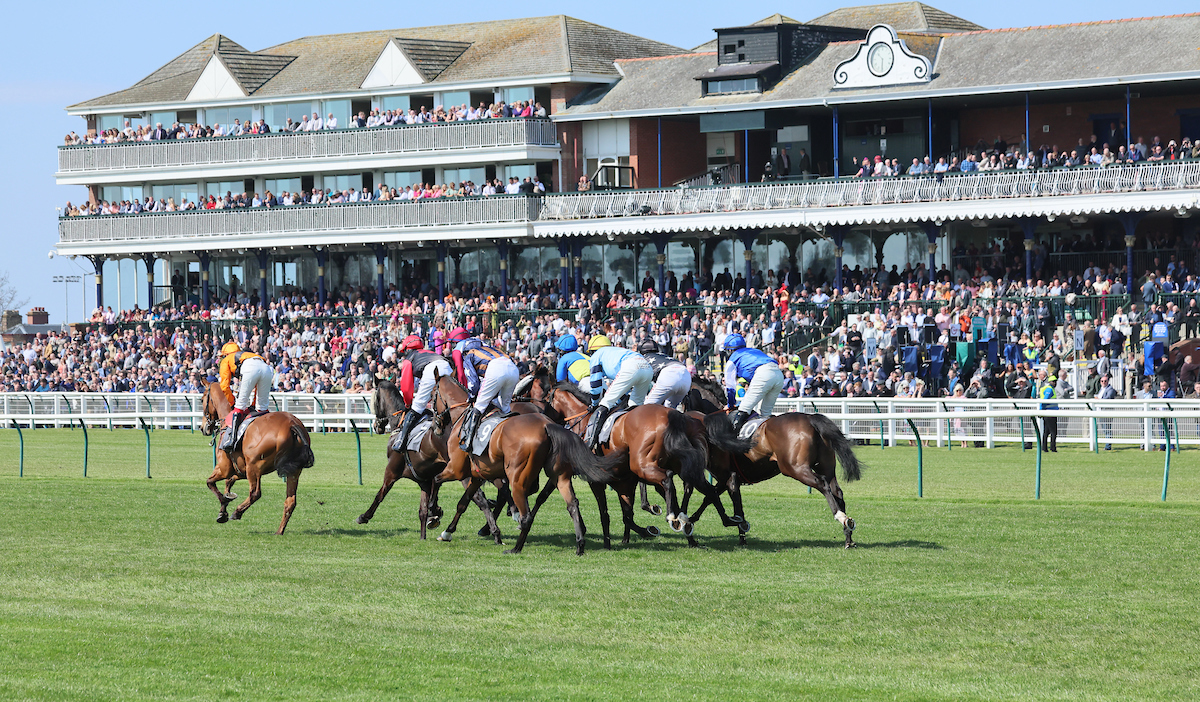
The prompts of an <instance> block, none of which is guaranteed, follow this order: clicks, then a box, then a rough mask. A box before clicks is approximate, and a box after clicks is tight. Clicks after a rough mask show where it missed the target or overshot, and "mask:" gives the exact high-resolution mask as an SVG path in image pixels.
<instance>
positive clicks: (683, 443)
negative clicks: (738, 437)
mask: <svg viewBox="0 0 1200 702" xmlns="http://www.w3.org/2000/svg"><path fill="white" fill-rule="evenodd" d="M689 419H690V418H689V417H688V416H687V415H685V414H684V413H682V412H676V411H675V410H670V411H668V412H667V428H666V430H665V431H664V432H663V453H665V454H666V455H667V456H668V457H670V458H673V459H675V460H676V461H678V463H679V477H681V478H683V480H684V482H686V483H690V484H691V485H703V484H705V483H706V482H707V480H708V479H707V478H706V477H704V469H705V466H707V465H708V446H707V444H705V443H704V440H703V439H702V438H701V439H696V440H693V438H692V436H691V435H690V434H689V433H688V421H689ZM747 450H749V449H747Z"/></svg>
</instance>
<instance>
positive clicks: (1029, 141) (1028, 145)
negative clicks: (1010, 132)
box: [1021, 93, 1116, 156]
mask: <svg viewBox="0 0 1200 702" xmlns="http://www.w3.org/2000/svg"><path fill="white" fill-rule="evenodd" d="M1030 151H1033V137H1032V136H1030V135H1029V93H1025V153H1023V154H1021V155H1022V156H1024V155H1026V154H1028V153H1029V152H1030ZM1113 153H1116V152H1115V151H1114V152H1113Z"/></svg>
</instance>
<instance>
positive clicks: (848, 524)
mask: <svg viewBox="0 0 1200 702" xmlns="http://www.w3.org/2000/svg"><path fill="white" fill-rule="evenodd" d="M846 528H847V529H849V530H850V531H854V520H853V519H851V518H850V517H846Z"/></svg>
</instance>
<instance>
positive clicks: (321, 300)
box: [317, 248, 329, 311]
mask: <svg viewBox="0 0 1200 702" xmlns="http://www.w3.org/2000/svg"><path fill="white" fill-rule="evenodd" d="M328 260H329V252H328V251H326V250H325V249H324V248H318V249H317V306H318V307H320V308H321V310H322V311H323V310H324V309H325V263H326V262H327V261H328Z"/></svg>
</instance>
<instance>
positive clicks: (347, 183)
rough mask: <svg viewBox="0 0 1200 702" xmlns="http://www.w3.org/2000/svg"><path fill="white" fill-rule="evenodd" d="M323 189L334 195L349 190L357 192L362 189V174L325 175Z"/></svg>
mask: <svg viewBox="0 0 1200 702" xmlns="http://www.w3.org/2000/svg"><path fill="white" fill-rule="evenodd" d="M325 187H326V188H327V189H329V190H332V191H333V192H335V193H340V192H342V191H344V190H349V189H350V188H354V189H355V190H359V189H361V188H362V173H347V174H345V175H327V176H325Z"/></svg>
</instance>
